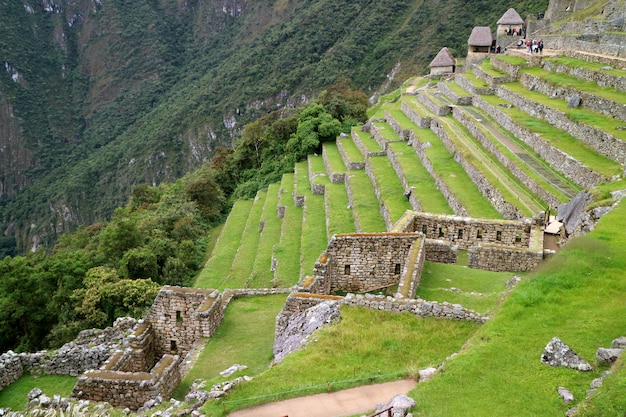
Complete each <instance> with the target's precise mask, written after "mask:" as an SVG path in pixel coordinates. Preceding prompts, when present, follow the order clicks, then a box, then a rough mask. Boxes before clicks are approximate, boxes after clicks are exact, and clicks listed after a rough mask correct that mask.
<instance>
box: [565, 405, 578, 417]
mask: <svg viewBox="0 0 626 417" xmlns="http://www.w3.org/2000/svg"><path fill="white" fill-rule="evenodd" d="M576 411H578V409H577V408H576V407H574V408H570V409H569V410H567V412H566V413H565V417H571V416H573V415H575V414H576Z"/></svg>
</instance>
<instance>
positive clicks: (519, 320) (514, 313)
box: [411, 203, 626, 417]
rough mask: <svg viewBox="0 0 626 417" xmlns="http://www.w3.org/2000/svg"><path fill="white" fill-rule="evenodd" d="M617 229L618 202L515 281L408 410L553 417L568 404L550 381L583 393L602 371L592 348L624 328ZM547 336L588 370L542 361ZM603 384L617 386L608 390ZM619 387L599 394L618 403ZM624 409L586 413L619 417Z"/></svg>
mask: <svg viewBox="0 0 626 417" xmlns="http://www.w3.org/2000/svg"><path fill="white" fill-rule="evenodd" d="M625 228H626V204H624V203H622V204H621V205H620V206H619V207H618V208H617V209H615V211H614V212H612V213H610V214H608V215H606V216H605V217H603V218H602V219H601V220H600V222H599V223H598V225H597V228H596V229H595V230H594V231H592V232H591V233H590V234H588V235H586V236H583V237H579V238H576V239H574V240H572V241H570V242H569V243H568V244H567V245H566V246H565V248H564V250H563V251H561V252H560V253H558V254H557V255H556V256H554V257H553V258H551V259H550V260H548V261H547V262H546V263H545V264H544V265H543V266H542V267H540V269H539V270H538V271H536V273H534V274H532V276H531V277H530V278H527V279H525V280H524V281H523V282H522V283H520V284H519V285H518V287H517V288H516V289H515V290H514V292H513V293H512V294H511V295H510V297H509V298H508V299H507V300H506V302H505V303H504V305H503V306H502V308H501V310H500V312H499V313H498V315H496V316H494V317H493V318H492V319H491V320H490V321H489V322H487V323H486V324H485V325H484V327H482V328H481V329H480V330H479V331H478V332H477V333H476V334H475V335H474V336H473V337H472V338H471V340H470V343H469V344H468V349H467V350H466V351H465V352H464V353H463V354H461V355H459V356H457V357H456V358H455V359H454V360H451V361H449V362H448V363H447V365H446V366H445V370H444V372H443V373H441V374H440V375H439V376H438V377H437V378H435V379H433V380H431V381H430V382H428V383H425V384H420V385H419V386H418V387H417V389H416V390H414V391H413V392H412V393H411V396H413V398H415V399H416V401H417V406H416V410H419V412H420V413H423V415H428V416H468V417H471V416H477V417H478V416H480V417H482V416H486V415H489V416H511V415H515V416H555V417H556V416H563V415H564V413H565V412H566V411H567V410H568V409H569V408H571V407H573V406H575V405H576V404H575V403H574V404H565V403H564V402H563V401H562V400H561V398H560V397H559V396H558V394H557V393H556V388H557V387H559V386H563V387H566V388H568V389H570V390H571V391H572V392H573V393H574V397H575V399H576V401H580V400H581V399H583V398H585V395H586V391H587V389H589V383H590V382H591V380H592V379H594V378H597V377H598V376H600V374H601V373H602V372H603V371H604V370H605V368H601V367H597V366H596V361H595V353H596V350H597V349H598V348H599V347H608V346H609V345H610V343H611V340H613V339H615V338H616V337H619V336H622V335H624V329H625V328H626V304H625V303H624V293H626V274H625V273H624V271H625V270H626V256H624V252H623V248H624V246H625V245H626V235H625V234H624V233H623V231H624V229H625ZM555 336H558V337H559V338H561V340H563V341H564V342H565V343H567V344H568V345H569V346H570V347H572V349H574V351H575V352H576V353H578V354H579V355H580V356H582V357H583V358H584V359H586V360H587V361H588V362H589V363H590V364H591V365H592V366H594V370H593V371H592V372H588V373H585V372H577V371H574V370H571V369H565V368H551V367H549V366H546V365H542V364H541V363H540V357H541V353H542V352H543V349H544V348H545V346H546V344H547V343H548V342H549V341H550V340H551V339H552V338H553V337H555ZM623 375H624V373H623V372H622V378H623ZM610 388H614V389H618V391H617V392H616V393H615V394H611V393H610V391H608V389H610ZM623 393H624V390H623V379H621V382H620V381H619V380H617V381H615V380H614V381H613V382H612V384H610V386H609V387H608V388H607V395H609V396H612V397H613V398H617V397H619V396H621V397H622V399H621V400H619V401H621V404H624V401H623ZM601 402H602V401H601V400H600V401H598V403H601ZM607 408H608V407H607ZM624 411H625V410H624V408H622V409H618V410H615V409H614V410H613V411H612V412H608V411H607V413H606V414H605V413H604V412H603V411H602V412H596V413H593V412H590V413H589V414H587V415H589V416H591V415H594V416H598V415H602V416H615V417H617V416H620V417H621V416H623V413H624Z"/></svg>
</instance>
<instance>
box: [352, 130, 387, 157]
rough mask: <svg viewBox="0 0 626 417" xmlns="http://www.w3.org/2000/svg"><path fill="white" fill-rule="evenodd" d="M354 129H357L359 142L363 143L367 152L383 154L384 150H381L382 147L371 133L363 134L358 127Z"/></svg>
mask: <svg viewBox="0 0 626 417" xmlns="http://www.w3.org/2000/svg"><path fill="white" fill-rule="evenodd" d="M354 129H355V130H354V131H356V132H357V135H358V137H359V140H360V141H361V143H362V144H363V146H364V147H365V150H366V151H367V152H381V151H382V149H381V148H380V145H379V144H378V142H376V139H374V138H373V137H372V136H371V135H370V134H369V133H367V132H363V131H362V130H361V129H360V128H358V127H357V128H354Z"/></svg>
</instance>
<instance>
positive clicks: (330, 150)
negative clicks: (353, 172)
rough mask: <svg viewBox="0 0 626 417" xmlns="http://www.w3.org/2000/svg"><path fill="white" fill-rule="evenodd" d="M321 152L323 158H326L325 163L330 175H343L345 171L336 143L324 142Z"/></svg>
mask: <svg viewBox="0 0 626 417" xmlns="http://www.w3.org/2000/svg"><path fill="white" fill-rule="evenodd" d="M322 146H323V150H324V156H325V157H326V161H328V166H329V168H330V171H331V173H332V174H344V173H345V172H346V171H347V169H346V166H345V164H344V163H343V159H341V154H340V153H339V149H338V148H337V143H336V142H324V144H323V145H322Z"/></svg>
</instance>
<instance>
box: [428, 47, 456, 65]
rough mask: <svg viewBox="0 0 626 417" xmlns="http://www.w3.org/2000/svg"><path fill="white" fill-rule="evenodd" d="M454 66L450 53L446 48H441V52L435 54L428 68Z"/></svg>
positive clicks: (454, 61)
mask: <svg viewBox="0 0 626 417" xmlns="http://www.w3.org/2000/svg"><path fill="white" fill-rule="evenodd" d="M454 64H456V60H455V59H454V57H453V56H452V54H451V53H450V51H449V50H448V48H447V47H445V46H444V47H443V48H441V51H439V53H438V54H437V56H436V57H435V58H434V59H433V60H432V61H431V63H430V65H428V66H429V67H450V66H453V65H454Z"/></svg>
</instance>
